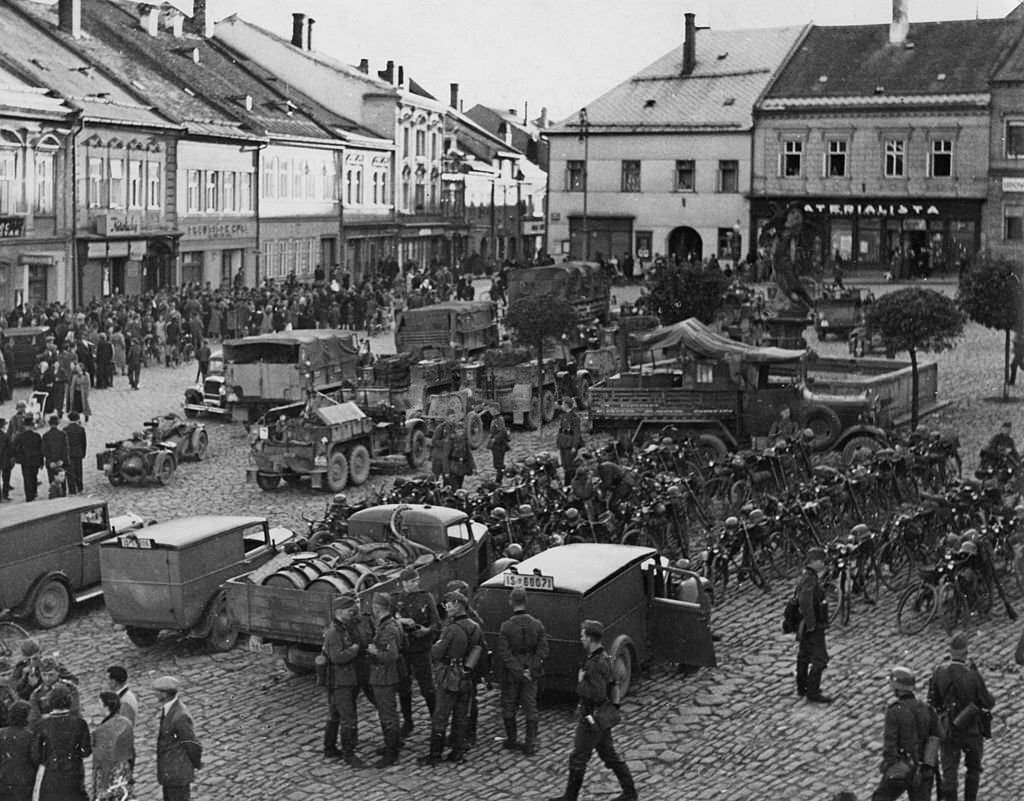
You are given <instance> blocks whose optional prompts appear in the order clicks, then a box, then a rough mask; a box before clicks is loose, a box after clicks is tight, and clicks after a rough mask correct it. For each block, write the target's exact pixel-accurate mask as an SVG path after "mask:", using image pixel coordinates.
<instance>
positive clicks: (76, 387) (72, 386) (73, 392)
mask: <svg viewBox="0 0 1024 801" xmlns="http://www.w3.org/2000/svg"><path fill="white" fill-rule="evenodd" d="M91 388H92V381H91V379H90V378H89V373H88V372H87V371H86V369H85V367H84V366H83V365H82V363H81V362H75V363H74V364H73V365H72V366H71V378H70V379H69V380H68V389H67V397H66V399H65V400H66V404H65V408H66V409H67V410H68V412H69V413H70V412H78V413H79V414H82V415H85V421H86V422H89V415H91V414H92V409H90V408H89V390H90V389H91Z"/></svg>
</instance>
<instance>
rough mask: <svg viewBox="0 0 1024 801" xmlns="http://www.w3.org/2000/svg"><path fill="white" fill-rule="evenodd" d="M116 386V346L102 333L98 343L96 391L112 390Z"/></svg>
mask: <svg viewBox="0 0 1024 801" xmlns="http://www.w3.org/2000/svg"><path fill="white" fill-rule="evenodd" d="M112 386H114V346H113V345H111V344H110V341H109V340H108V338H107V335H106V334H103V333H101V334H100V335H99V337H98V341H97V342H96V389H110V388H111V387H112Z"/></svg>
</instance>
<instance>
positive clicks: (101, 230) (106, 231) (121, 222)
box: [95, 214, 142, 236]
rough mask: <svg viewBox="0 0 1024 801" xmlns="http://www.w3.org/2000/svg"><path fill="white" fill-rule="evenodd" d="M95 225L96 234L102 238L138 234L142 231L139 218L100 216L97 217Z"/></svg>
mask: <svg viewBox="0 0 1024 801" xmlns="http://www.w3.org/2000/svg"><path fill="white" fill-rule="evenodd" d="M95 223H96V233H97V234H99V235H100V236H111V235H113V234H137V233H139V232H140V231H142V221H141V220H140V219H139V218H138V217H127V216H121V215H114V214H100V215H98V216H97V217H96V220H95Z"/></svg>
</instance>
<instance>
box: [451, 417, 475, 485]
mask: <svg viewBox="0 0 1024 801" xmlns="http://www.w3.org/2000/svg"><path fill="white" fill-rule="evenodd" d="M475 472H476V462H475V461H474V460H473V448H472V447H471V446H470V444H469V436H468V435H467V434H466V427H465V426H463V425H459V426H456V428H455V430H454V431H453V432H452V435H451V441H450V443H449V447H448V485H449V486H450V487H451V488H452V489H455V490H460V489H462V482H463V481H464V480H465V478H466V476H471V475H473V473H475Z"/></svg>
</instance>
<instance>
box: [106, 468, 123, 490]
mask: <svg viewBox="0 0 1024 801" xmlns="http://www.w3.org/2000/svg"><path fill="white" fill-rule="evenodd" d="M107 480H108V481H109V482H110V483H111V484H113V485H114V486H115V487H120V486H121V485H122V484H124V476H122V475H121V473H120V471H118V470H112V471H111V472H109V473H107Z"/></svg>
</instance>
